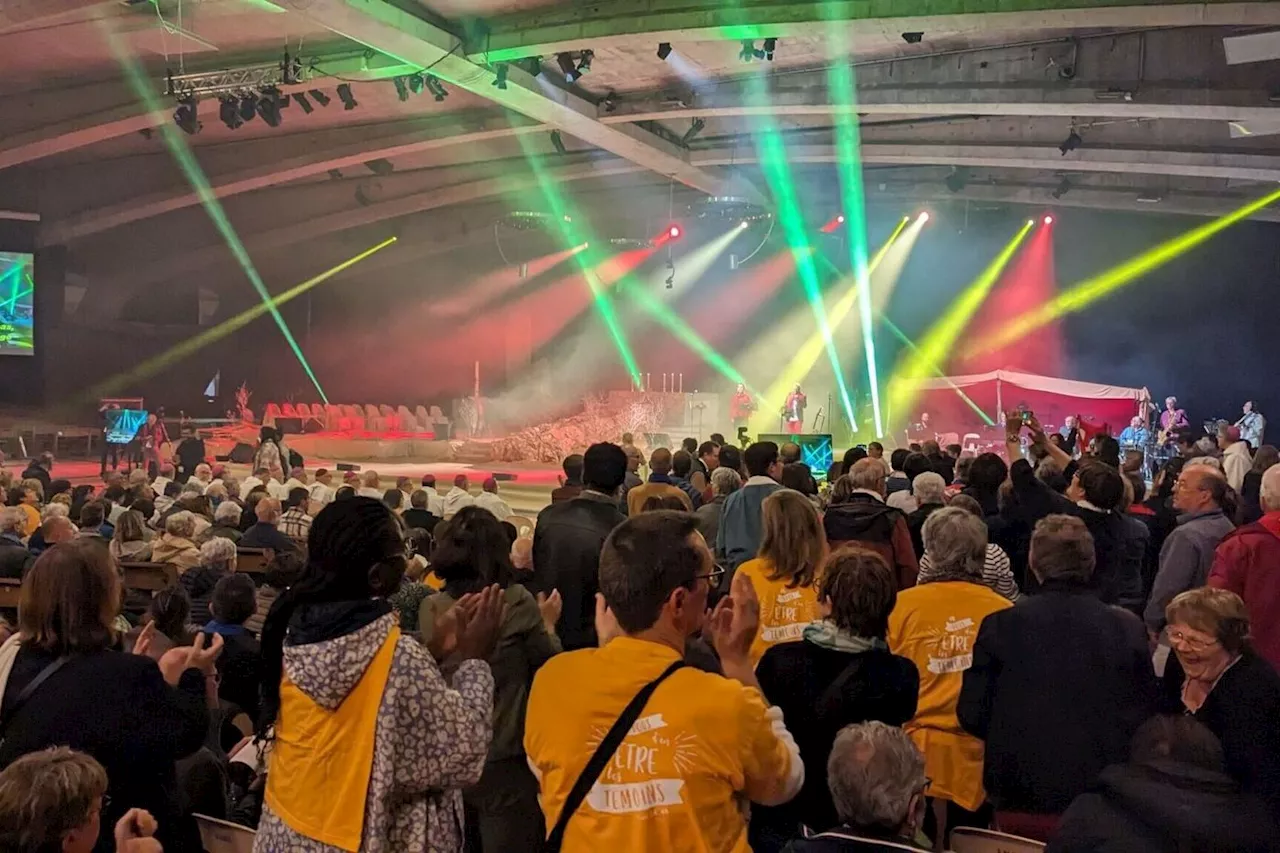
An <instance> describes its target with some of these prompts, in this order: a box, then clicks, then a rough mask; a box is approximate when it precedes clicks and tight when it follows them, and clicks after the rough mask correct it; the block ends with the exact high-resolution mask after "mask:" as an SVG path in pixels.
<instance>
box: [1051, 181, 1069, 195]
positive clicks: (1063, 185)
mask: <svg viewBox="0 0 1280 853" xmlns="http://www.w3.org/2000/svg"><path fill="white" fill-rule="evenodd" d="M1069 192H1071V180H1070V179H1069V178H1063V179H1062V180H1061V181H1059V182H1058V186H1056V187H1054V190H1053V192H1051V193H1049V195H1051V196H1053V197H1054V198H1062V197H1063V196H1064V195H1066V194H1067V193H1069Z"/></svg>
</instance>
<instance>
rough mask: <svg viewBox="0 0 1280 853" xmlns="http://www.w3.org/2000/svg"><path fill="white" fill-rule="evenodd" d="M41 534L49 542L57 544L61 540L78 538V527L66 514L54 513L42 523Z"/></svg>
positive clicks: (66, 540)
mask: <svg viewBox="0 0 1280 853" xmlns="http://www.w3.org/2000/svg"><path fill="white" fill-rule="evenodd" d="M40 534H41V535H42V536H43V537H44V541H45V542H46V543H47V544H49V545H57V544H58V543H59V542H68V541H70V540H72V539H74V538H76V527H75V525H74V524H72V523H71V519H69V518H67V517H66V516H62V515H53V516H50V517H49V518H47V519H45V522H44V524H42V525H40Z"/></svg>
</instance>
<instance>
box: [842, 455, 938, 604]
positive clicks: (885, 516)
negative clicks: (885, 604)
mask: <svg viewBox="0 0 1280 853" xmlns="http://www.w3.org/2000/svg"><path fill="white" fill-rule="evenodd" d="M884 483H885V476H884V468H883V467H882V466H881V465H880V463H879V462H876V461H875V460H874V459H860V460H858V462H857V463H855V464H854V466H853V468H852V470H850V471H849V473H848V474H845V475H844V476H843V477H841V478H840V480H839V481H838V482H837V483H836V484H835V486H834V487H833V488H832V490H831V505H830V506H829V507H827V512H826V514H825V515H823V517H822V526H823V528H824V529H825V530H826V533H827V541H828V542H830V543H831V545H832V547H835V546H836V545H840V544H843V543H846V542H853V543H856V544H857V545H859V546H861V547H863V548H868V549H870V550H872V551H875V552H876V553H877V554H879V555H880V556H881V557H884V560H885V562H886V563H888V564H889V565H890V566H892V567H893V569H894V572H895V575H896V577H897V578H898V588H899V589H906V588H907V587H909V586H913V585H914V584H915V582H916V573H917V572H918V571H919V568H920V567H919V564H918V563H917V562H916V553H915V549H914V548H912V547H911V531H910V530H908V529H907V519H906V516H904V515H903V514H902V513H901V512H899V511H898V510H896V509H893V508H892V507H890V506H887V505H885V502H884Z"/></svg>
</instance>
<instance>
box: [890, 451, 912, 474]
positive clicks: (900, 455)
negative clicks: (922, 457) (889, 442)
mask: <svg viewBox="0 0 1280 853" xmlns="http://www.w3.org/2000/svg"><path fill="white" fill-rule="evenodd" d="M910 455H911V451H910V450H907V449H906V448H905V447H899V448H898V449H897V450H895V451H893V452H892V453H890V454H889V467H891V468H893V470H895V471H901V470H902V466H903V464H904V463H906V461H907V457H908V456H910Z"/></svg>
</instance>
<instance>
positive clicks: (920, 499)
mask: <svg viewBox="0 0 1280 853" xmlns="http://www.w3.org/2000/svg"><path fill="white" fill-rule="evenodd" d="M946 490H947V483H946V481H945V480H943V479H942V475H941V474H938V473H936V472H934V471H926V472H924V473H923V474H917V475H916V478H915V479H914V480H913V481H912V482H911V495H912V497H914V498H915V499H916V509H915V511H914V512H912V513H910V514H908V515H907V530H909V531H911V546H912V547H913V548H914V549H915V552H916V559H920V557H922V556H924V540H923V539H921V538H920V531H921V530H922V529H923V528H924V523H925V521H927V520H928V519H929V516H931V515H933V513H934V512H935V511H936V510H940V509H942V508H943V507H944V506H946V505H947V504H946Z"/></svg>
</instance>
